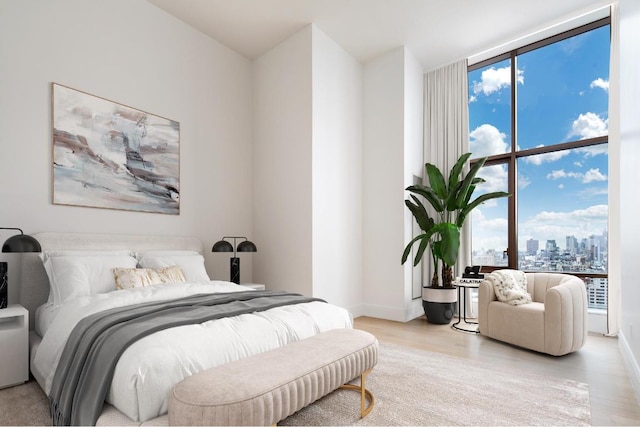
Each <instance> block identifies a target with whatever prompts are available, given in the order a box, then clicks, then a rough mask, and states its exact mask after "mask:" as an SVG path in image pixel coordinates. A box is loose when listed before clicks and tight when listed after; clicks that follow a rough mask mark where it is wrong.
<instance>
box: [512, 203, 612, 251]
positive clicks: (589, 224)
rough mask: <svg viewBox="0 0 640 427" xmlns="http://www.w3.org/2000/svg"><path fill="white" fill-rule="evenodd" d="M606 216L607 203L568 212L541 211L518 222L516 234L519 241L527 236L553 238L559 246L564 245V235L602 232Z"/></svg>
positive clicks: (577, 236)
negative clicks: (518, 236)
mask: <svg viewBox="0 0 640 427" xmlns="http://www.w3.org/2000/svg"><path fill="white" fill-rule="evenodd" d="M607 218H608V207H607V205H595V206H590V207H588V208H586V209H578V210H575V211H570V212H553V211H543V212H540V213H538V214H537V215H535V216H533V217H532V218H529V219H525V220H523V221H522V222H520V223H519V224H518V234H519V235H520V236H521V237H520V239H519V241H520V242H524V241H526V239H528V238H533V239H538V240H540V241H541V242H542V241H546V240H555V241H556V243H557V244H558V245H559V246H560V247H564V244H565V238H566V236H571V235H573V236H576V238H578V239H583V238H587V237H589V236H590V235H592V234H600V233H602V232H603V231H604V230H606V229H607ZM521 249H523V248H521Z"/></svg>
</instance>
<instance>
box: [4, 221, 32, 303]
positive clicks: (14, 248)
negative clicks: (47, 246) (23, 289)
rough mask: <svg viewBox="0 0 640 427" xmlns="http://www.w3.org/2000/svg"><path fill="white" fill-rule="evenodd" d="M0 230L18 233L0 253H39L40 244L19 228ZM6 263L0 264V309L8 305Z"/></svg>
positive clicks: (6, 243) (5, 243) (7, 241)
mask: <svg viewBox="0 0 640 427" xmlns="http://www.w3.org/2000/svg"><path fill="white" fill-rule="evenodd" d="M0 230H14V231H19V232H20V234H16V235H15V236H11V237H9V238H8V239H7V240H6V242H4V245H2V252H40V251H41V250H42V248H40V243H38V241H37V240H36V239H34V238H33V237H31V236H28V235H26V234H24V233H23V232H22V230H20V229H19V228H6V227H0ZM7 270H8V268H7V263H6V262H4V261H3V262H0V308H7V305H8V304H9V280H8V279H7Z"/></svg>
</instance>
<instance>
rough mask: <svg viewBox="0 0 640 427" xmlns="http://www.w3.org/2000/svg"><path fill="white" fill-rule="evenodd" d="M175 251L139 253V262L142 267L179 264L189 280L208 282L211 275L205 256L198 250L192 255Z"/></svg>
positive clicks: (162, 266)
mask: <svg viewBox="0 0 640 427" xmlns="http://www.w3.org/2000/svg"><path fill="white" fill-rule="evenodd" d="M175 253H176V252H175V251H172V252H170V251H166V252H164V253H162V254H160V251H158V252H156V254H152V253H149V252H147V253H144V254H143V256H142V257H140V254H138V262H139V264H140V267H142V268H164V267H171V266H173V265H177V266H178V267H180V268H181V269H182V272H183V273H184V278H185V279H186V280H187V282H189V283H192V282H208V281H210V280H211V279H209V275H208V274H207V270H206V269H205V268H204V257H203V256H202V255H200V254H198V253H197V252H195V254H193V253H192V254H190V255H175Z"/></svg>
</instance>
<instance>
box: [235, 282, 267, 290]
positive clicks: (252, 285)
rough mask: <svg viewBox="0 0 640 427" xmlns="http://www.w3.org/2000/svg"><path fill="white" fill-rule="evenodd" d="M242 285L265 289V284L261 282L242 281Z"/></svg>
mask: <svg viewBox="0 0 640 427" xmlns="http://www.w3.org/2000/svg"><path fill="white" fill-rule="evenodd" d="M240 284H241V285H242V286H247V287H249V288H253V289H255V290H256V291H264V290H265V286H264V285H263V284H260V283H240Z"/></svg>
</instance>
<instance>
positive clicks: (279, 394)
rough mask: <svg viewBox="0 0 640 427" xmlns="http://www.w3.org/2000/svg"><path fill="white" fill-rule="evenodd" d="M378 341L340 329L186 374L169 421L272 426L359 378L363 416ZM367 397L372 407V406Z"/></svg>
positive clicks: (172, 403) (367, 407)
mask: <svg viewBox="0 0 640 427" xmlns="http://www.w3.org/2000/svg"><path fill="white" fill-rule="evenodd" d="M377 361H378V341H377V340H376V338H375V337H374V336H373V335H371V334H369V333H367V332H364V331H360V330H355V329H335V330H331V331H328V332H324V333H321V334H318V335H315V336H313V337H310V338H307V339H304V340H301V341H297V342H295V343H291V344H288V345H286V346H283V347H280V348H277V349H274V350H271V351H267V352H264V353H260V354H256V355H254V356H251V357H248V358H246V359H241V360H238V361H235V362H231V363H227V364H225V365H220V366H216V367H214V368H211V369H207V370H205V371H202V372H199V373H197V374H195V375H192V376H191V377H188V378H185V379H184V380H183V381H181V382H180V383H179V384H178V385H177V386H176V387H175V388H174V390H173V394H172V396H171V398H170V400H169V424H170V425H273V424H276V423H277V422H278V421H280V420H283V419H285V418H286V417H288V416H289V415H292V414H293V413H295V412H296V411H299V410H300V409H302V408H304V407H305V406H307V405H309V404H310V403H312V402H314V401H316V400H318V399H320V398H321V397H323V396H325V395H327V394H329V393H331V392H332V391H334V390H336V389H337V388H340V387H342V386H344V385H345V384H346V383H348V382H350V381H352V380H354V379H356V378H358V377H360V385H359V386H358V385H355V386H354V385H349V384H347V385H346V388H349V389H355V390H357V391H359V392H360V416H361V417H364V416H366V415H367V414H368V413H369V412H370V411H371V409H372V408H373V404H374V401H373V395H372V394H371V393H370V392H369V391H368V390H366V388H365V377H366V375H367V374H368V373H369V372H371V370H372V369H373V367H374V366H375V365H376V363H377ZM367 400H368V405H367Z"/></svg>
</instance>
